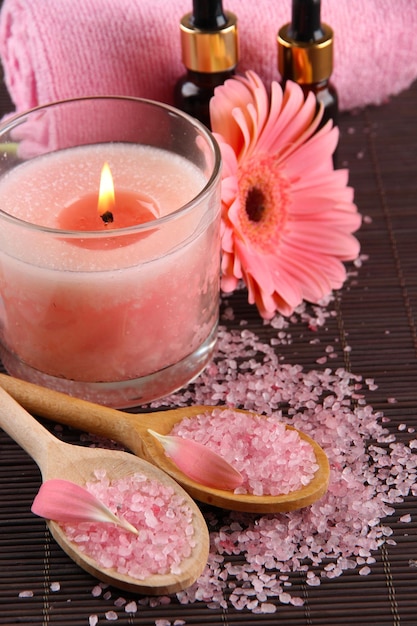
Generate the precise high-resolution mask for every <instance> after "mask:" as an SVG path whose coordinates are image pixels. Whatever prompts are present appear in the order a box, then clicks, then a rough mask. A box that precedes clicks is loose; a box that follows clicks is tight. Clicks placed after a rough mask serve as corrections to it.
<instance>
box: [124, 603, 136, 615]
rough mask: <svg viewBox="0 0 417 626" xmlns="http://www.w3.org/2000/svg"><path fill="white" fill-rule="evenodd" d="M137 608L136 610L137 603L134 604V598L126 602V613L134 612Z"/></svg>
mask: <svg viewBox="0 0 417 626" xmlns="http://www.w3.org/2000/svg"><path fill="white" fill-rule="evenodd" d="M137 610H138V605H137V604H136V602H135V601H134V600H132V601H131V602H128V603H127V604H126V606H125V611H126V613H136V612H137Z"/></svg>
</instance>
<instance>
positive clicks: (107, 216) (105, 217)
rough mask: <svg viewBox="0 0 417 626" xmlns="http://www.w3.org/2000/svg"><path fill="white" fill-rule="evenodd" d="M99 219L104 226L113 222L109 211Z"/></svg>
mask: <svg viewBox="0 0 417 626" xmlns="http://www.w3.org/2000/svg"><path fill="white" fill-rule="evenodd" d="M100 217H101V219H102V220H103V222H104V223H105V224H111V223H112V222H113V221H114V217H113V213H112V212H111V211H104V213H102V214H101V215H100Z"/></svg>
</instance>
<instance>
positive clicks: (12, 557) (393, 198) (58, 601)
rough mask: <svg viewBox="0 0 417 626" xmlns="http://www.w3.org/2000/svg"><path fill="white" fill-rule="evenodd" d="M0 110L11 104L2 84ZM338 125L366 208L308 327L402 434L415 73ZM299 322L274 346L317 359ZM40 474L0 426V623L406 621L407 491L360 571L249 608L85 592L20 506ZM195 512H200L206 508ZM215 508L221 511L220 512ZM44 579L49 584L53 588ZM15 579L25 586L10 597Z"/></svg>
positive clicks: (194, 625) (322, 625)
mask: <svg viewBox="0 0 417 626" xmlns="http://www.w3.org/2000/svg"><path fill="white" fill-rule="evenodd" d="M3 91H4V90H3ZM1 109H2V112H3V113H4V112H5V111H7V110H10V103H9V101H8V99H7V96H6V95H5V94H4V93H3V95H2V99H1ZM340 128H341V140H340V147H339V156H338V158H339V164H340V166H343V167H345V166H347V167H349V169H350V183H351V185H352V186H353V187H354V189H355V197H356V202H357V204H358V206H359V209H360V211H361V213H362V215H363V216H366V219H365V221H364V224H363V226H362V228H361V230H360V233H359V238H360V240H361V244H362V254H364V255H366V256H367V259H366V260H364V262H363V265H362V267H360V268H357V269H355V272H356V276H354V277H353V278H351V279H350V280H349V281H348V282H347V284H346V286H345V287H344V288H343V290H342V291H341V292H340V294H337V296H336V299H335V303H334V307H335V310H336V315H335V316H334V317H329V318H328V319H327V321H326V324H325V325H324V326H323V327H321V328H319V329H318V330H317V336H318V337H319V338H320V339H321V341H322V342H326V341H327V340H328V338H334V337H338V339H339V341H340V345H342V346H347V345H348V346H350V348H351V350H350V351H347V350H344V351H341V353H340V355H339V356H337V358H336V359H335V360H334V361H333V362H332V363H331V366H332V368H334V369H335V368H337V367H345V368H347V369H348V370H351V371H352V372H355V373H357V374H361V375H362V376H363V377H364V378H373V379H374V380H375V383H376V384H377V385H378V387H377V389H375V390H374V391H372V394H371V397H369V402H370V403H371V404H372V406H373V407H374V408H375V409H377V410H379V411H382V412H383V414H384V415H385V416H386V417H388V418H390V419H391V422H390V424H389V426H388V427H389V428H390V429H391V430H392V432H395V434H396V437H397V440H399V441H401V440H403V441H406V439H407V437H409V436H408V435H407V433H406V432H401V431H399V430H398V426H399V425H400V424H402V423H406V424H407V426H408V427H414V428H416V429H417V409H416V407H417V330H416V328H417V258H416V248H417V84H414V86H413V87H412V88H411V89H410V90H409V91H407V92H405V93H402V94H400V95H399V96H397V97H395V98H392V99H391V100H390V101H389V102H387V103H386V104H384V105H382V106H380V107H370V108H367V109H365V110H361V111H358V112H355V113H352V114H343V115H342V117H341V120H340ZM353 269H354V268H350V270H351V271H352V270H353ZM227 305H231V306H232V307H233V309H234V312H235V317H234V319H232V320H226V321H223V322H222V323H224V324H225V325H226V326H227V327H228V328H229V329H233V328H236V329H237V328H239V327H240V320H246V321H247V328H248V329H249V330H250V331H253V332H254V333H256V334H257V335H258V337H260V338H261V339H262V340H268V337H269V336H270V334H271V329H270V327H269V326H266V325H264V324H262V322H261V321H260V319H259V317H258V316H257V314H256V311H255V310H254V309H253V308H251V307H249V306H248V305H247V303H246V294H245V292H242V291H240V292H237V293H236V294H235V295H234V296H233V297H232V298H229V299H228V302H227V303H226V302H225V303H224V305H223V310H224V309H225V307H226V306H227ZM306 333H307V331H306V328H305V326H304V325H303V324H302V323H298V324H295V325H294V326H293V327H292V329H291V334H292V343H291V344H289V345H287V346H280V347H279V351H280V354H281V353H282V354H281V356H282V358H285V359H286V360H287V361H289V362H293V363H299V364H301V365H302V366H304V367H305V368H307V369H311V368H317V362H316V359H317V352H316V350H315V347H314V344H312V343H311V342H310V340H309V339H310V337H309V338H308V339H307V338H306ZM43 423H45V425H47V426H48V427H49V428H51V429H53V428H54V425H53V424H50V423H47V422H43ZM54 432H55V434H58V435H59V436H61V437H63V438H64V439H65V440H66V441H69V442H76V443H79V442H80V433H78V432H76V431H74V430H71V429H67V428H63V429H62V431H61V430H59V431H56V430H54ZM39 480H40V477H39V472H38V469H37V467H36V466H35V464H34V462H33V461H32V460H31V459H30V458H29V457H28V456H27V455H26V454H25V453H24V452H23V451H22V450H21V449H20V448H19V447H18V446H17V445H16V444H15V443H14V442H13V441H11V440H10V439H9V438H8V437H7V436H6V435H5V434H4V433H3V432H2V431H0V528H1V530H0V624H3V625H11V624H22V623H27V624H37V625H42V626H46V625H48V626H49V625H50V626H58V625H60V626H81V625H86V624H87V625H88V624H89V618H90V616H92V615H97V616H98V618H99V624H105V623H109V622H110V621H112V620H111V618H112V617H113V618H114V617H117V623H118V624H120V625H126V626H127V625H129V626H131V625H135V624H140V625H141V626H155V625H158V626H159V625H160V626H168V624H174V623H176V620H177V623H178V624H181V623H184V624H186V625H187V626H200V625H203V624H211V625H218V626H220V625H222V626H229V625H230V626H232V625H233V626H239V625H240V626H250V625H261V626H272V625H275V624H283V625H285V626H327V625H328V626H348V625H350V624H352V625H353V624H354V625H356V626H365V625H367V624H377V625H379V626H385V625H387V626H388V625H390V626H416V624H417V593H416V592H417V501H416V499H415V498H413V497H406V499H405V501H404V502H403V503H401V504H399V505H398V506H396V507H395V508H396V510H395V514H394V515H392V516H391V517H390V521H389V525H390V527H391V528H392V529H393V539H394V540H395V542H396V545H389V544H385V545H384V546H383V547H382V548H381V549H380V550H379V551H377V552H376V553H374V555H373V556H374V557H375V558H376V563H375V564H374V565H373V566H372V572H371V574H370V575H368V576H360V575H359V574H358V572H357V570H354V571H347V572H344V573H343V575H342V576H340V577H338V578H335V579H328V580H323V581H322V583H321V585H320V586H319V587H311V586H308V585H307V584H306V580H305V577H304V576H303V574H302V573H294V574H291V575H290V579H291V583H292V590H293V592H297V593H298V594H299V595H300V596H301V597H303V599H304V605H303V606H300V607H297V606H290V605H286V604H281V603H279V601H278V600H276V601H274V602H275V604H276V607H277V610H276V613H274V614H271V615H269V614H261V615H256V614H253V613H251V612H250V611H247V610H245V611H239V610H236V609H235V608H233V607H232V606H230V607H229V606H228V608H227V609H212V608H208V607H207V605H206V604H205V603H204V602H195V603H193V604H188V605H181V604H179V602H178V601H177V600H176V599H175V598H171V602H170V604H159V605H158V606H152V604H149V603H146V602H145V600H144V599H143V598H140V597H139V598H138V597H134V596H132V595H131V594H127V593H125V592H120V591H117V590H116V589H113V588H108V589H107V590H105V591H103V593H102V594H101V596H100V597H98V598H96V597H94V596H93V595H92V590H93V588H94V587H95V585H96V584H97V581H96V580H95V579H94V578H92V577H91V576H89V575H88V574H86V573H84V572H83V571H82V570H80V569H79V568H78V567H77V566H76V565H75V564H74V563H73V562H72V561H71V560H70V559H69V558H68V557H67V556H66V555H65V554H64V553H63V552H62V551H61V549H60V548H59V547H58V546H57V545H56V544H55V542H54V541H53V540H52V539H51V538H50V536H49V534H48V532H47V530H46V527H45V524H44V522H43V521H42V520H41V519H38V518H35V517H34V516H32V515H31V513H30V506H31V503H32V500H33V498H34V496H35V493H36V492H37V489H38V488H39ZM203 511H204V512H205V513H206V514H209V513H210V511H209V509H208V508H203ZM407 513H410V514H411V522H410V523H408V524H406V525H405V524H404V523H401V521H400V518H401V517H402V516H404V515H405V514H407ZM217 515H218V517H220V520H221V515H222V514H221V513H219V512H217ZM236 562H239V557H236ZM53 583H59V589H57V590H56V591H54V590H53V589H54V588H55V587H54V585H53ZM25 590H28V591H31V592H33V597H29V598H21V597H18V596H19V594H20V593H21V592H22V591H25ZM119 597H124V598H125V599H126V600H127V601H131V600H133V599H134V600H135V601H137V602H138V604H139V606H140V609H139V610H138V612H137V613H135V614H127V613H126V612H125V611H124V610H123V608H117V607H116V606H115V600H117V598H119ZM141 601H142V602H141ZM109 611H110V613H108V612H109ZM112 612H113V613H112ZM106 613H107V618H106ZM158 620H161V621H159V622H158Z"/></svg>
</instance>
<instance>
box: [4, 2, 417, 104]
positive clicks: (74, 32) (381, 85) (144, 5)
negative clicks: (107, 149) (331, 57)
mask: <svg viewBox="0 0 417 626" xmlns="http://www.w3.org/2000/svg"><path fill="white" fill-rule="evenodd" d="M223 5H224V8H225V9H228V10H230V11H233V12H234V13H236V15H237V16H238V20H239V32H240V42H241V62H240V65H239V68H240V70H241V71H244V70H246V69H249V68H251V69H253V70H255V71H256V72H257V73H258V74H259V75H260V76H261V77H262V78H263V79H264V80H265V81H266V82H267V83H269V82H270V81H271V80H273V79H275V80H279V78H280V77H279V74H278V70H277V46H276V34H277V31H278V28H279V27H281V26H282V25H283V24H284V23H286V22H288V21H289V20H290V12H291V0H281V1H280V2H277V1H275V2H272V1H271V0H257V2H253V0H224V3H223ZM191 7H192V2H191V0H117V1H115V0H59V2H57V1H56V0H4V2H3V7H2V10H1V14H0V58H1V61H2V63H3V69H4V74H5V81H6V85H7V87H8V90H9V92H10V95H11V98H12V100H13V102H14V104H15V107H16V110H17V111H22V110H26V109H28V108H31V107H33V106H36V105H38V104H45V103H47V102H51V101H53V100H57V99H63V98H69V97H75V96H85V95H100V94H109V95H115V94H117V95H133V96H141V97H146V98H151V99H155V100H160V101H163V102H167V103H172V100H173V87H174V84H175V82H176V80H177V79H178V78H179V77H180V76H181V75H182V74H183V73H184V67H183V65H182V63H181V53H180V36H179V26H178V24H179V20H180V18H181V17H182V15H183V14H185V13H187V12H188V11H190V10H191ZM322 18H323V21H325V22H327V23H328V24H330V25H331V26H332V28H333V30H334V32H335V64H334V74H333V82H334V83H335V85H336V88H337V89H338V91H339V97H340V108H341V109H342V110H343V109H352V108H355V107H361V106H364V105H367V104H380V103H382V102H383V101H384V100H385V99H386V98H387V97H388V96H390V95H393V94H396V93H398V92H400V91H401V90H403V89H405V88H407V87H408V86H409V85H410V84H411V83H412V82H413V80H414V79H415V78H417V38H416V37H415V36H414V33H415V32H416V30H417V1H416V0H395V2H392V0H366V1H364V0H327V1H326V0H324V1H323V2H322Z"/></svg>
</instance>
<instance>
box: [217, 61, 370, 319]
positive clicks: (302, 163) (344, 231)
mask: <svg viewBox="0 0 417 626" xmlns="http://www.w3.org/2000/svg"><path fill="white" fill-rule="evenodd" d="M210 117H211V127H212V130H213V132H214V134H215V137H216V139H217V140H218V143H219V145H220V149H221V153H222V158H223V174H222V279H221V286H222V290H223V291H224V292H226V293H231V292H232V291H233V290H234V289H235V288H236V287H237V285H238V283H239V281H240V280H241V279H243V281H244V282H245V283H246V286H247V288H248V298H249V302H250V303H251V304H256V305H257V307H258V309H259V312H260V314H261V315H262V317H264V318H265V319H270V318H272V317H273V316H274V315H275V313H276V311H278V312H280V313H282V314H283V315H290V314H291V313H292V311H293V310H294V308H295V307H297V306H298V305H299V304H300V303H301V302H302V301H303V300H308V301H309V302H313V303H318V302H320V300H322V299H323V298H324V297H325V296H328V295H329V294H330V293H331V291H332V290H333V289H339V288H340V287H341V286H342V285H343V283H344V281H345V278H346V270H345V267H344V264H343V261H348V260H353V259H355V258H356V257H357V255H358V253H359V243H358V241H357V239H356V238H355V237H354V236H353V235H352V233H353V232H354V231H355V230H357V229H358V228H359V226H360V223H361V218H360V215H359V214H358V211H357V207H356V206H355V204H354V203H353V190H352V188H351V187H348V186H347V182H348V172H347V170H335V169H334V167H333V160H332V155H333V153H334V151H335V149H336V146H337V141H338V129H337V128H336V127H334V128H332V123H331V122H328V123H327V124H326V125H325V126H324V127H323V128H321V129H320V130H317V129H318V126H319V124H320V121H321V118H322V111H321V110H320V112H319V113H318V114H317V112H316V99H315V97H314V95H313V94H309V96H308V97H307V98H306V99H305V97H304V94H303V92H302V90H301V87H300V86H299V85H297V84H296V83H293V82H288V83H287V84H286V87H285V91H284V92H283V90H282V88H281V87H280V85H279V84H278V83H277V82H273V83H272V85H271V95H270V97H269V96H268V94H267V91H266V89H265V86H264V85H263V83H262V81H261V80H260V78H259V77H258V76H257V74H255V73H254V72H247V73H246V75H245V76H237V77H235V78H232V79H230V80H228V81H226V83H225V84H224V85H222V86H220V87H217V88H216V91H215V95H214V97H213V98H212V99H211V102H210Z"/></svg>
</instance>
